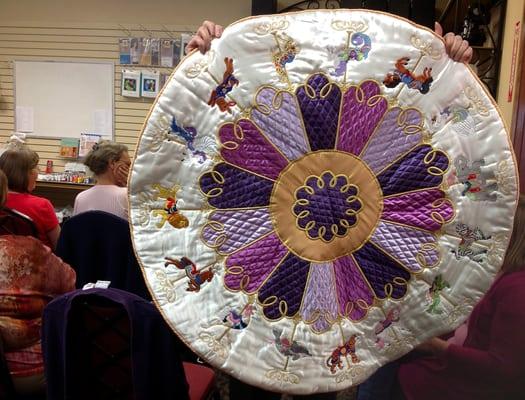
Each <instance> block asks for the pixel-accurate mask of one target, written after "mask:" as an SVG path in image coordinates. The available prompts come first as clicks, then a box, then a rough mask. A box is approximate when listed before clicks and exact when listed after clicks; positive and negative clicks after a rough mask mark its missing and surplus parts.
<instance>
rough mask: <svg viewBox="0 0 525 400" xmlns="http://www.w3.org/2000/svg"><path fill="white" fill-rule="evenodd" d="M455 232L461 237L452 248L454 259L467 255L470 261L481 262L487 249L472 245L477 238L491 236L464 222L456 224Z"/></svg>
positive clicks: (481, 238)
mask: <svg viewBox="0 0 525 400" xmlns="http://www.w3.org/2000/svg"><path fill="white" fill-rule="evenodd" d="M456 232H457V234H458V235H459V236H460V237H461V242H460V243H459V245H458V248H457V249H454V250H452V252H453V253H454V255H455V256H456V260H459V259H461V257H468V258H470V259H471V260H472V261H475V262H478V263H482V262H483V261H484V259H485V258H486V255H487V253H488V250H487V249H473V248H472V245H473V244H474V243H475V242H476V241H478V240H489V239H491V238H492V236H487V235H485V234H484V233H483V231H482V230H481V229H479V228H478V227H475V228H474V229H472V228H470V227H469V226H468V225H466V224H457V225H456Z"/></svg>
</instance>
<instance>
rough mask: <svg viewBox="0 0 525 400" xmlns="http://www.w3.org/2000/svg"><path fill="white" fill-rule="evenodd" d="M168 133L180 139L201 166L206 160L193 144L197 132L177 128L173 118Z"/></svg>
mask: <svg viewBox="0 0 525 400" xmlns="http://www.w3.org/2000/svg"><path fill="white" fill-rule="evenodd" d="M170 133H172V134H174V135H175V136H176V137H177V138H179V139H181V140H182V141H183V142H184V143H185V144H186V146H187V147H188V149H190V151H191V152H192V153H193V155H194V156H199V157H200V161H199V162H200V163H201V164H202V163H203V162H204V161H205V160H206V153H205V152H203V151H200V150H197V149H196V148H195V145H194V142H195V137H196V136H197V130H196V129H195V128H192V127H186V126H185V127H182V126H179V124H177V121H176V119H175V117H173V118H172V120H171V124H170Z"/></svg>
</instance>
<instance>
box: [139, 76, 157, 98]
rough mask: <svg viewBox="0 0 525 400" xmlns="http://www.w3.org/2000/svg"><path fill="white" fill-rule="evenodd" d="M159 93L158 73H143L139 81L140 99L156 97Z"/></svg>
mask: <svg viewBox="0 0 525 400" xmlns="http://www.w3.org/2000/svg"><path fill="white" fill-rule="evenodd" d="M158 93H159V73H158V72H143V73H142V80H141V94H142V97H157V94H158Z"/></svg>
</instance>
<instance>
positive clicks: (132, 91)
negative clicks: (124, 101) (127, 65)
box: [122, 71, 140, 97]
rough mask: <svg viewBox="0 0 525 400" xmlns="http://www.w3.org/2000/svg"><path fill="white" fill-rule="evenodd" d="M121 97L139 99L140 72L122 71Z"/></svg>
mask: <svg viewBox="0 0 525 400" xmlns="http://www.w3.org/2000/svg"><path fill="white" fill-rule="evenodd" d="M122 96H126V97H140V72H138V71H122Z"/></svg>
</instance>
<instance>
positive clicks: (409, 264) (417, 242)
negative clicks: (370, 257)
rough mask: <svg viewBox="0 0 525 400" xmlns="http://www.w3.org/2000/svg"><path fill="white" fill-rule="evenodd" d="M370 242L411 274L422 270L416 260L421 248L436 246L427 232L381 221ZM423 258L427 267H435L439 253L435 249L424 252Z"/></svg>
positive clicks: (432, 236) (433, 238) (433, 239)
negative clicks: (425, 245)
mask: <svg viewBox="0 0 525 400" xmlns="http://www.w3.org/2000/svg"><path fill="white" fill-rule="evenodd" d="M372 241H373V242H374V243H375V244H376V245H378V246H379V247H381V248H382V249H383V250H385V251H386V252H387V253H388V254H390V256H392V257H394V258H395V259H396V260H398V261H399V262H400V263H401V264H402V265H403V266H405V268H407V269H409V270H410V271H412V272H419V271H421V270H422V269H423V266H422V265H421V264H420V263H419V262H418V260H417V254H418V253H419V252H421V251H422V246H423V245H424V244H432V245H435V244H436V238H435V236H434V235H432V234H430V233H428V232H425V231H421V230H417V229H413V228H408V227H405V226H401V225H396V224H391V223H387V222H383V221H381V222H380V223H379V224H378V226H377V228H376V230H375V232H374V234H373V235H372ZM421 254H422V255H423V253H421ZM424 257H425V260H426V263H427V265H435V264H436V263H437V261H438V260H439V252H438V251H437V250H436V249H435V250H433V251H431V252H428V251H426V252H425V253H424Z"/></svg>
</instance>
